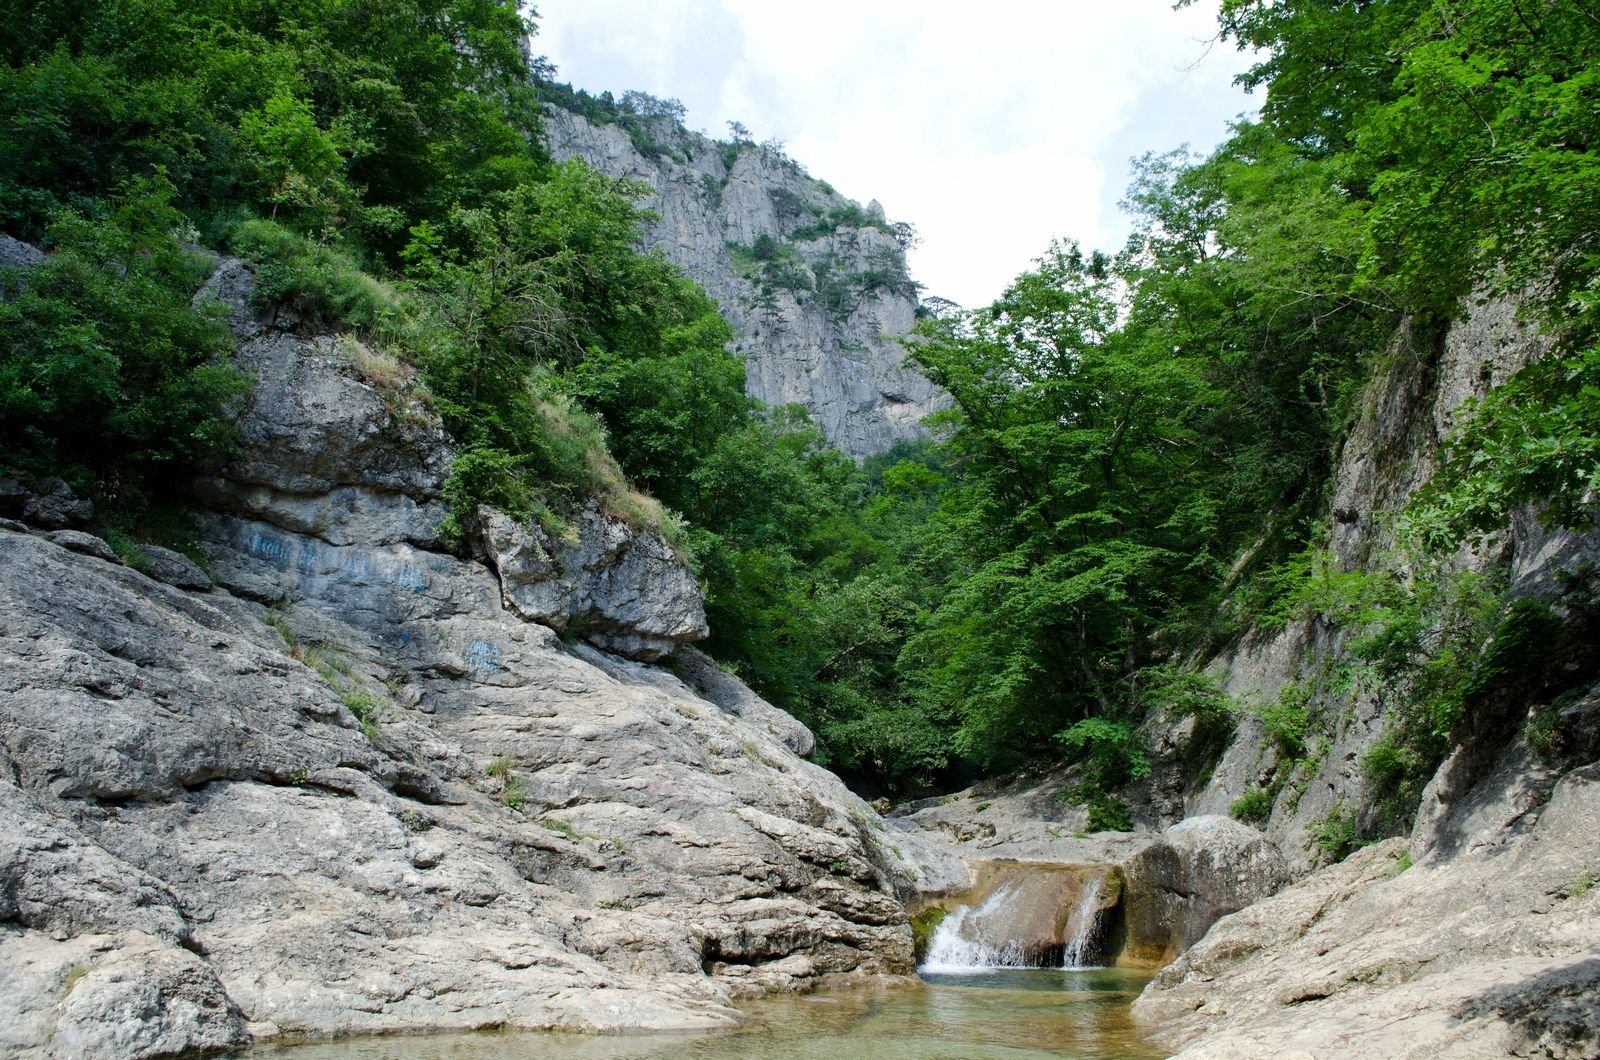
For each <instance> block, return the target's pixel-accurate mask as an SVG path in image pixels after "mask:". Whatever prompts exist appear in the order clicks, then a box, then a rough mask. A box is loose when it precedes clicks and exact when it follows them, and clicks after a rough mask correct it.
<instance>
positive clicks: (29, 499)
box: [0, 472, 94, 530]
mask: <svg viewBox="0 0 1600 1060" xmlns="http://www.w3.org/2000/svg"><path fill="white" fill-rule="evenodd" d="M0 516H4V517H7V518H12V519H16V520H18V521H20V522H23V523H26V524H29V525H31V526H37V527H39V528H41V529H44V530H61V529H65V528H68V527H83V526H88V525H89V524H90V523H92V522H93V521H94V502H93V501H91V500H89V499H88V498H86V497H79V496H78V495H77V494H76V493H74V492H73V491H72V487H71V486H69V485H67V484H66V483H65V482H63V481H61V480H60V479H58V478H44V479H38V480H32V479H29V478H28V476H25V475H20V474H16V473H9V472H0Z"/></svg>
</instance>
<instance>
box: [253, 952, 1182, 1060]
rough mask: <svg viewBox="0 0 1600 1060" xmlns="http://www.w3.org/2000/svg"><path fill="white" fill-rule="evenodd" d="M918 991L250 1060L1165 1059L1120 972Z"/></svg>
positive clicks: (1139, 979)
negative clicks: (732, 1025)
mask: <svg viewBox="0 0 1600 1060" xmlns="http://www.w3.org/2000/svg"><path fill="white" fill-rule="evenodd" d="M924 978H925V979H926V980H927V982H926V985H924V986H921V987H907V988H903V989H891V990H872V991H847V992H840V993H828V994H811V995H804V996H799V997H794V996H784V997H775V998H766V999H763V1000H760V1001H752V1002H749V1003H747V1004H746V1005H744V1006H742V1007H743V1009H744V1010H745V1011H746V1012H747V1013H748V1014H749V1019H748V1020H747V1021H746V1022H745V1023H744V1024H743V1025H742V1026H740V1027H738V1028H736V1029H733V1030H726V1031H716V1032H711V1033H701V1034H651V1035H637V1036H604V1037H592V1036H585V1035H572V1034H535V1033H494V1034H450V1035H434V1036H427V1037H412V1038H366V1039H358V1040H347V1041H342V1042H334V1043H321V1044H314V1045H300V1046H293V1047H289V1046H276V1047H260V1048H256V1049H252V1050H250V1051H249V1052H248V1053H246V1054H241V1055H244V1056H246V1057H248V1060H267V1058H269V1057H270V1058H273V1060H425V1058H426V1060H435V1058H437V1060H510V1058H513V1057H517V1058H521V1057H547V1056H549V1057H562V1058H568V1057H571V1058H577V1060H657V1058H660V1060H665V1058H669V1057H696V1058H705V1060H719V1058H727V1060H734V1058H739V1060H744V1058H769V1057H770V1058H777V1057H786V1058H787V1057H794V1058H800V1060H856V1058H883V1060H899V1058H906V1060H911V1058H917V1060H946V1058H948V1060H957V1058H963V1060H964V1058H987V1057H994V1058H1000V1057H1004V1058H1008V1060H1021V1058H1025V1057H1047V1056H1050V1057H1060V1056H1071V1057H1084V1058H1090V1060H1102V1058H1104V1060H1110V1058H1118V1060H1124V1058H1125V1060H1146V1058H1155V1057H1159V1056H1162V1055H1163V1053H1162V1052H1161V1050H1158V1049H1154V1048H1152V1047H1151V1046H1149V1045H1147V1044H1145V1043H1144V1042H1143V1041H1142V1040H1141V1039H1140V1038H1139V1036H1138V1035H1137V1034H1136V1033H1135V1032H1134V1029H1133V1023H1132V1020H1131V1018H1130V1015H1129V1005H1130V1004H1131V1002H1132V1001H1133V999H1134V997H1136V996H1137V995H1138V993H1139V991H1140V990H1142V989H1143V988H1144V984H1145V983H1146V982H1148V981H1149V978H1150V973H1149V972H1144V971H1134V970H1130V969H1124V968H1090V969H1083V970H1074V971H1066V970H1061V969H1044V968H1006V969H996V970H993V971H987V972H976V973H969V974H959V975H926V976H925V977H924Z"/></svg>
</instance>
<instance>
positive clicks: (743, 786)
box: [0, 262, 932, 1057]
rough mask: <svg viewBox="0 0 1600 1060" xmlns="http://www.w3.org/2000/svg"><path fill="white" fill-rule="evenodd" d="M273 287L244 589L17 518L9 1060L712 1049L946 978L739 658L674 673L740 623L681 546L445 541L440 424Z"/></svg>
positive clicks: (244, 540)
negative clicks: (389, 1039) (335, 1042)
mask: <svg viewBox="0 0 1600 1060" xmlns="http://www.w3.org/2000/svg"><path fill="white" fill-rule="evenodd" d="M249 285H250V274H249V270H248V269H247V268H245V267H244V266H243V265H241V264H240V263H237V262H224V263H223V264H222V266H221V268H219V270H218V272H217V274H216V276H215V277H214V278H213V283H212V288H211V289H212V291H213V292H214V293H216V294H217V295H219V296H221V297H222V298H223V299H224V301H225V302H227V303H228V304H229V305H230V306H231V308H232V310H233V320H234V325H235V327H236V329H237V330H238V332H239V334H240V338H241V354H240V356H241V360H242V362H243V363H244V364H246V365H247V366H248V367H250V368H251V370H252V371H254V372H255V373H256V375H257V376H258V379H259V383H258V389H257V392H256V397H255V400H254V404H253V405H252V407H251V408H250V409H248V410H247V411H246V412H245V414H244V419H243V423H242V429H243V435H244V438H245V443H246V444H245V449H244V451H243V453H242V454H241V455H240V456H239V458H238V459H237V460H235V461H234V462H232V463H231V464H229V465H228V466H227V467H224V468H221V469H219V470H218V471H217V473H216V474H215V475H213V476H211V477H210V478H209V479H207V480H206V481H205V482H204V483H203V486H204V491H205V495H206V496H207V498H208V503H209V504H210V505H211V508H212V514H211V515H210V516H209V518H208V521H207V523H206V529H205V538H206V546H207V549H208V551H209V554H210V560H211V562H210V574H209V575H207V574H206V573H205V572H202V571H200V570H198V569H196V568H195V567H194V565H193V564H189V563H186V561H183V560H182V558H181V557H177V556H175V554H170V553H164V552H160V551H159V550H152V552H151V556H150V559H151V562H150V563H149V564H148V565H147V566H146V569H147V570H148V571H149V573H143V572H141V571H139V570H134V569H131V568H130V567H127V566H125V565H123V564H122V563H121V562H120V561H119V560H118V559H117V557H116V556H115V555H114V554H113V553H112V552H111V551H110V550H109V549H107V548H106V547H105V545H104V542H102V541H100V540H99V539H98V538H96V537H93V536H91V535H89V534H86V533H82V532H81V531H75V530H60V531H54V532H51V533H50V536H46V535H45V533H43V532H41V531H39V530H37V529H35V528H31V527H28V526H25V525H23V524H21V523H18V522H13V521H6V522H5V523H4V525H3V526H0V659H3V660H4V666H3V667H0V767H3V768H0V995H3V996H4V997H5V998H6V1004H5V1005H3V1006H0V1051H18V1052H21V1053H24V1054H37V1055H46V1056H91V1055H93V1056H111V1055H115V1056H129V1057H134V1056H160V1055H168V1054H173V1053H178V1052H182V1051H185V1050H190V1049H204V1048H212V1047H218V1046H225V1045H230V1044H234V1043H238V1042H241V1041H245V1040H247V1039H249V1038H252V1037H257V1038H259V1037H270V1036H273V1035H276V1034H278V1033H283V1032H301V1033H309V1034H343V1033H364V1032H384V1031H414V1030H420V1029H427V1028H470V1027H482V1026H496V1025H509V1026H518V1027H574V1028H589V1029H601V1030H603V1029H621V1028H629V1027H639V1028H649V1027H693V1026H711V1025H717V1024H720V1023H725V1022H727V1021H728V1020H730V1019H732V1018H735V1016H734V1013H733V1012H732V1011H731V1010H730V1009H729V1008H728V1002H729V1000H730V999H731V998H734V997H737V996H740V995H742V994H745V993H749V992H760V991H764V990H769V989H792V988H796V987H800V986H803V985H805V984H809V983H814V982H817V981H820V980H824V979H828V978H830V977H840V976H844V977H871V976H878V975H893V974H900V973H906V972H909V971H910V967H911V934H910V930H909V927H908V926H907V923H906V916H905V913H904V910H903V908H902V906H901V905H900V903H899V901H897V891H899V892H904V891H906V890H907V888H908V886H909V884H908V879H909V875H910V873H911V872H912V871H914V870H913V864H914V860H915V858H916V857H917V856H918V854H917V848H916V847H915V845H914V844H911V843H904V842H897V844H896V848H895V849H894V850H891V849H889V846H888V844H886V843H884V842H882V841H881V839H880V836H881V829H882V825H881V823H880V822H879V821H878V819H877V817H876V815H875V814H874V813H873V812H872V810H871V809H870V808H869V807H867V806H866V805H864V804H863V803H862V802H861V801H860V800H858V799H856V798H855V797H854V796H852V795H851V794H850V793H849V792H848V791H846V790H845V788H844V787H843V786H842V785H841V784H840V783H839V781H838V780H837V779H836V778H834V777H833V776H832V775H831V774H829V773H827V772H826V771H824V770H822V769H820V768H818V767H816V766H814V765H812V764H811V763H809V762H807V761H805V760H804V759H803V758H801V757H800V756H799V755H798V754H797V753H796V751H797V750H798V751H801V752H805V751H807V750H809V745H810V734H809V733H807V732H805V730H804V727H803V726H800V725H799V724H798V723H797V722H795V721H794V720H793V719H791V718H788V717H787V716H786V715H783V714H782V713H781V712H779V711H777V710H775V709H774V708H772V707H770V706H768V705H766V704H764V703H761V702H760V700H759V699H758V698H757V697H755V696H754V695H753V694H751V693H750V692H749V691H748V690H747V689H744V688H743V686H741V685H739V684H738V682H737V681H736V680H735V679H734V678H732V677H730V676H728V675H726V674H722V673H721V672H720V671H716V670H715V667H714V666H712V665H711V664H709V663H708V662H707V661H706V660H704V659H703V657H698V656H694V655H693V654H692V653H691V654H690V655H689V656H688V658H687V659H686V661H685V663H684V664H683V665H681V666H680V667H679V668H678V669H676V670H674V669H673V668H671V667H668V668H662V667H658V666H654V665H650V664H649V663H648V662H646V661H641V660H651V659H658V658H660V657H661V656H662V655H663V653H665V652H666V651H668V650H670V649H672V648H674V647H675V646H677V645H681V644H683V643H684V642H686V641H689V640H692V639H694V638H695V637H696V636H698V635H702V634H703V632H704V619H703V615H702V613H701V610H700V602H699V595H698V588H697V587H696V585H695V583H694V580H693V579H692V577H690V576H688V574H687V572H686V571H684V570H683V569H682V568H681V566H680V565H678V564H677V562H676V560H675V559H674V558H673V557H672V554H671V552H670V549H667V548H666V546H665V545H664V543H661V542H659V541H658V540H657V539H655V538H654V537H653V536H652V535H649V534H641V533H638V532H635V531H632V530H630V529H628V528H627V527H626V526H624V525H622V524H620V523H618V522H617V521H615V520H612V519H610V518H608V517H607V516H605V515H604V513H602V512H599V511H597V510H595V511H591V512H589V513H587V514H586V515H585V516H584V517H583V519H582V520H581V526H580V528H579V529H580V533H579V535H578V536H579V541H578V543H577V544H575V545H571V544H565V545H564V544H561V543H559V542H552V541H550V540H549V539H548V538H546V537H542V536H541V535H540V533H539V532H538V531H537V530H535V529H534V528H531V527H517V526H516V525H515V524H512V523H510V521H509V520H504V519H503V517H498V518H499V519H500V521H496V517H495V516H494V515H493V513H485V519H484V520H483V522H484V525H485V528H486V532H485V534H484V536H483V540H482V541H480V543H479V545H480V550H481V552H480V555H481V557H482V558H480V559H470V558H468V559H463V558H461V557H459V556H458V555H455V554H452V553H450V552H448V551H446V550H445V549H444V548H442V546H441V544H440V541H439V527H440V522H441V518H442V515H443V508H442V506H441V500H440V497H439V487H440V485H441V482H442V479H443V477H444V475H445V474H446V473H447V471H448V466H449V460H450V451H449V447H448V439H447V438H445V437H444V435H443V434H442V433H441V431H440V430H439V428H438V425H437V423H436V422H434V421H433V420H432V419H431V418H430V417H429V416H428V415H427V414H426V412H425V410H423V409H421V408H420V407H418V406H417V405H416V404H415V403H414V402H412V401H411V400H410V398H409V396H408V391H407V388H406V386H405V385H404V381H403V379H402V380H400V381H399V382H396V381H395V380H394V379H393V378H389V379H386V380H385V381H384V382H382V383H378V382H374V381H373V379H372V378H369V376H368V374H367V373H365V372H363V370H362V369H361V368H360V367H359V365H360V364H361V363H362V357H363V354H362V351H361V350H359V349H358V348H355V347H354V346H353V345H351V344H349V343H344V342H340V341H338V340H335V339H332V338H327V337H303V336H298V335H294V334H291V333H288V332H284V331H279V330H275V329H272V328H269V327H266V326H264V325H263V324H262V322H261V321H259V320H257V319H256V318H255V317H254V316H253V315H252V314H251V313H250V312H249V308H248V301H247V295H248V291H249ZM213 582H214V583H215V584H213ZM562 631H564V633H565V635H566V637H567V640H565V641H564V640H563V639H562V636H563V634H562ZM628 656H632V658H629V657H628ZM901 850H906V851H908V852H909V853H907V854H902V853H900V851H901ZM930 856H931V855H930ZM929 871H932V870H929Z"/></svg>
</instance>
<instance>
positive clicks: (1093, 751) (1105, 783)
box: [1056, 718, 1150, 788]
mask: <svg viewBox="0 0 1600 1060" xmlns="http://www.w3.org/2000/svg"><path fill="white" fill-rule="evenodd" d="M1056 741H1057V742H1058V743H1060V744H1061V746H1063V747H1064V748H1066V749H1067V751H1068V753H1069V754H1071V755H1072V756H1074V758H1075V759H1076V760H1077V761H1078V762H1079V763H1081V765H1082V775H1083V777H1084V780H1085V782H1086V783H1088V784H1091V785H1093V786H1095V787H1098V788H1108V787H1113V786H1115V785H1118V784H1122V783H1125V782H1126V781H1129V780H1138V779H1140V778H1142V777H1147V776H1149V775H1150V756H1149V753H1148V750H1147V748H1146V746H1145V741H1144V737H1143V736H1142V735H1141V734H1140V733H1139V730H1138V729H1137V728H1135V727H1134V725H1133V724H1132V723H1130V722H1127V721H1120V720H1119V721H1112V720H1110V719H1107V718H1084V719H1083V720H1082V721H1080V722H1078V723H1077V724H1075V725H1073V726H1072V727H1071V728H1070V729H1067V730H1065V731H1064V732H1060V733H1057V734H1056Z"/></svg>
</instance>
